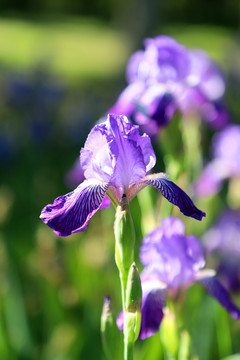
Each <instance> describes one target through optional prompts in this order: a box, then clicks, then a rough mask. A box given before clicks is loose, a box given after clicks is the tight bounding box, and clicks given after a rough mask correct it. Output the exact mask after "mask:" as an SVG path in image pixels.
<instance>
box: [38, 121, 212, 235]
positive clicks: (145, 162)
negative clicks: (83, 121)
mask: <svg viewBox="0 0 240 360" xmlns="http://www.w3.org/2000/svg"><path fill="white" fill-rule="evenodd" d="M80 160H81V167H82V169H83V171H84V176H85V178H86V180H85V181H83V182H82V183H81V184H80V185H79V186H78V187H77V188H76V189H75V190H74V191H72V192H71V193H68V194H66V195H63V196H60V197H58V198H57V199H55V201H54V203H53V204H49V205H47V206H45V207H44V209H43V210H42V213H41V216H40V218H41V219H42V220H43V222H44V223H46V224H47V225H48V226H50V227H51V228H52V229H53V230H54V232H55V233H56V234H57V235H60V236H67V235H70V234H72V233H76V232H79V231H83V230H85V229H86V228H87V225H88V221H89V219H90V218H91V217H92V216H93V215H94V214H95V212H96V211H98V210H99V209H100V207H101V205H102V202H103V199H104V197H105V195H106V194H107V195H108V197H109V198H110V199H111V200H112V201H113V203H114V204H115V205H118V204H119V203H120V201H121V199H122V197H123V196H126V197H127V199H128V201H130V200H131V199H132V198H133V197H134V196H135V195H136V194H137V193H138V192H139V191H140V190H141V189H142V188H144V187H145V186H146V185H152V186H153V187H155V188H156V189H157V190H159V191H160V192H161V194H162V195H163V196H164V197H165V198H166V199H167V200H168V201H170V202H171V203H172V204H174V205H177V206H178V207H179V208H180V211H181V212H182V213H183V214H184V215H186V216H191V217H193V218H195V219H197V220H201V219H202V217H203V216H205V213H204V212H202V211H201V210H199V209H197V208H196V207H195V205H194V204H193V202H192V200H191V199H190V198H189V197H188V196H187V195H186V194H185V192H184V191H183V190H181V189H180V188H179V187H178V186H177V185H176V184H174V183H173V182H172V181H170V180H168V179H167V175H166V174H164V173H158V174H154V175H147V174H148V173H149V172H150V170H151V169H152V168H153V166H154V165H155V162H156V158H155V154H154V151H153V148H152V145H151V141H150V138H149V137H148V136H147V135H146V134H144V135H142V136H141V135H140V134H139V130H138V126H133V125H132V124H131V123H130V122H129V121H128V120H127V118H126V117H125V116H123V115H121V116H118V115H114V114H110V115H109V116H108V118H107V121H105V122H103V123H101V124H98V125H96V126H94V128H93V129H92V131H91V132H90V134H89V135H88V138H87V140H86V142H85V145H84V148H83V149H82V150H81V155H80Z"/></svg>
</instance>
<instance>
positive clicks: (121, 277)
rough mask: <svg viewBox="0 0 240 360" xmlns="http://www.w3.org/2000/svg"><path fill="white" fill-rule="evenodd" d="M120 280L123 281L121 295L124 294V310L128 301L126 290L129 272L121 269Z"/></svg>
mask: <svg viewBox="0 0 240 360" xmlns="http://www.w3.org/2000/svg"><path fill="white" fill-rule="evenodd" d="M119 275H120V282H121V293H122V294H121V295H122V308H123V312H124V311H125V307H126V306H125V303H126V290H127V274H126V273H125V271H124V272H123V271H120V272H119Z"/></svg>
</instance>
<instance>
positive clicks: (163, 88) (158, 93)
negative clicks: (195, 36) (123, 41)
mask: <svg viewBox="0 0 240 360" xmlns="http://www.w3.org/2000/svg"><path fill="white" fill-rule="evenodd" d="M144 45H145V50H144V51H143V50H142V51H137V52H136V53H134V54H133V55H132V56H131V58H130V59H129V62H128V65H127V71H126V75H127V81H128V86H127V87H126V88H125V90H123V92H122V93H121V95H120V96H119V98H118V100H117V102H116V103H115V104H114V106H113V107H112V108H111V111H112V112H114V113H117V114H122V113H124V114H126V115H127V116H130V115H132V116H133V118H134V120H135V121H136V122H137V123H138V124H140V125H143V127H144V129H145V130H146V131H147V132H148V133H149V134H150V135H154V134H155V133H157V132H158V130H159V129H160V128H161V127H162V126H165V125H166V124H167V123H168V121H170V120H171V118H172V117H173V115H174V113H175V111H176V110H179V111H180V112H181V113H182V114H183V115H185V116H188V115H192V114H195V113H197V114H199V115H200V116H201V118H203V120H205V121H206V122H208V123H209V124H210V125H211V126H212V127H213V128H214V129H219V128H221V127H223V126H224V125H225V124H226V123H227V122H228V114H227V112H226V110H225V109H224V107H223V105H222V103H221V99H222V97H223V94H224V92H225V82H224V78H223V75H222V72H221V70H220V69H219V68H218V67H217V65H216V64H215V63H214V62H213V61H212V60H211V59H210V58H209V56H208V55H207V54H206V53H205V52H204V51H200V50H190V49H187V48H186V47H184V46H183V45H181V44H179V43H178V42H177V41H175V40H174V39H172V38H171V37H168V36H157V37H156V38H153V39H146V40H145V41H144Z"/></svg>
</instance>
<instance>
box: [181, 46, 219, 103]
mask: <svg viewBox="0 0 240 360" xmlns="http://www.w3.org/2000/svg"><path fill="white" fill-rule="evenodd" d="M190 60H191V61H190V74H189V76H188V78H187V81H188V83H189V84H190V85H194V86H197V87H198V88H199V89H200V91H201V92H202V93H203V94H204V95H205V96H206V97H207V98H208V100H210V101H214V100H218V99H220V98H221V97H222V96H223V94H224V91H225V81H224V78H223V74H222V71H221V70H220V68H219V67H218V66H217V65H216V64H215V63H214V62H213V61H212V59H211V58H210V57H209V56H208V55H207V53H206V52H204V51H202V50H192V51H191V52H190Z"/></svg>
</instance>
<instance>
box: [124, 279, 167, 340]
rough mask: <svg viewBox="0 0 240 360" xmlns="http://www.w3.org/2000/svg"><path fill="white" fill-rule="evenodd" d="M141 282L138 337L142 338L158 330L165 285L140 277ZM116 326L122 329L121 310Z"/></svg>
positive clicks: (163, 303) (164, 296)
mask: <svg viewBox="0 0 240 360" xmlns="http://www.w3.org/2000/svg"><path fill="white" fill-rule="evenodd" d="M141 282H142V292H143V294H142V308H141V314H142V319H141V328H140V333H139V339H142V340H143V339H146V338H148V337H150V336H152V335H154V334H155V333H156V332H157V331H158V330H159V327H160V324H161V321H162V318H163V308H164V306H165V302H166V287H165V286H164V285H163V284H162V283H160V282H159V281H157V280H156V281H154V280H153V281H151V279H141ZM117 326H118V328H119V330H121V331H123V311H121V312H120V313H119V315H118V317H117Z"/></svg>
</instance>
